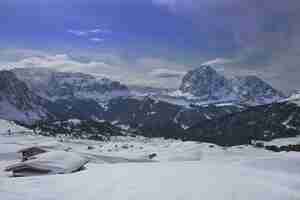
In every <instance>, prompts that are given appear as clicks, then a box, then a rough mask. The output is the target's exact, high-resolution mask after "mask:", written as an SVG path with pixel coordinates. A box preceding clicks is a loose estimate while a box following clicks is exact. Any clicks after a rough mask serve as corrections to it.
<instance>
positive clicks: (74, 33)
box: [67, 29, 89, 37]
mask: <svg viewBox="0 0 300 200" xmlns="http://www.w3.org/2000/svg"><path fill="white" fill-rule="evenodd" d="M67 32H68V33H71V34H73V35H75V36H78V37H81V36H87V35H88V33H89V32H86V31H80V30H71V29H70V30H68V31H67Z"/></svg>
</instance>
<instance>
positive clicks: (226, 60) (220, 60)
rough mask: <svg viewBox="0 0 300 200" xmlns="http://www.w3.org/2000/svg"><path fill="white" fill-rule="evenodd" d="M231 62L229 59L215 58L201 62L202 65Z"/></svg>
mask: <svg viewBox="0 0 300 200" xmlns="http://www.w3.org/2000/svg"><path fill="white" fill-rule="evenodd" d="M231 62H233V61H232V60H231V59H227V58H215V59H213V60H208V61H206V62H204V63H202V65H223V64H227V63H231Z"/></svg>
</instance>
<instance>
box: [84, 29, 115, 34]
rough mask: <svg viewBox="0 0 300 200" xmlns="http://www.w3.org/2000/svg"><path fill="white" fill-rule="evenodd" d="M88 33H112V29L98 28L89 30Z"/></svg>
mask: <svg viewBox="0 0 300 200" xmlns="http://www.w3.org/2000/svg"><path fill="white" fill-rule="evenodd" d="M88 33H112V31H111V30H109V29H100V28H96V29H92V30H89V31H88Z"/></svg>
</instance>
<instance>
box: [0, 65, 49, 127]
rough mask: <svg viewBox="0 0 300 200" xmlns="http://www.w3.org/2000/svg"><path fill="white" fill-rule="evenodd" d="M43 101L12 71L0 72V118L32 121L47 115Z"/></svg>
mask: <svg viewBox="0 0 300 200" xmlns="http://www.w3.org/2000/svg"><path fill="white" fill-rule="evenodd" d="M45 103H46V102H45V100H43V99H42V98H40V97H39V96H37V95H36V94H35V93H34V92H32V91H31V90H30V89H29V88H28V87H27V85H26V84H25V83H24V82H22V81H20V80H19V79H18V78H17V77H16V75H15V74H14V73H13V72H10V71H1V72H0V118H2V119H8V120H19V121H23V122H26V123H32V122H34V121H36V120H40V119H43V118H47V117H48V115H49V113H48V112H47V110H46V109H45V108H44V105H45Z"/></svg>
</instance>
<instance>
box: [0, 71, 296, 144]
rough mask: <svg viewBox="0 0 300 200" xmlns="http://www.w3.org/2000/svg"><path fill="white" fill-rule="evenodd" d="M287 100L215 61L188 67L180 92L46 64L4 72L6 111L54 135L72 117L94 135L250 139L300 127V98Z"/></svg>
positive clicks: (2, 114)
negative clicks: (223, 70) (230, 74)
mask: <svg viewBox="0 0 300 200" xmlns="http://www.w3.org/2000/svg"><path fill="white" fill-rule="evenodd" d="M175 94H180V95H175ZM287 102H290V99H285V97H284V95H282V93H281V92H279V91H277V90H275V89H274V88H272V87H271V86H270V85H269V84H267V83H265V82H264V81H262V80H261V79H259V78H257V77H255V76H246V77H236V78H233V79H227V78H225V77H224V76H222V75H220V74H218V73H217V72H216V71H215V70H214V69H213V68H211V67H209V66H201V67H199V68H197V69H195V70H192V71H190V72H188V73H187V74H186V76H185V77H184V78H183V80H182V84H181V86H180V88H179V89H178V90H177V91H170V90H160V89H154V88H148V89H145V90H144V89H143V88H132V87H130V88H129V87H128V86H126V85H123V84H121V83H119V82H116V81H111V80H109V79H106V78H95V77H93V76H91V75H86V74H83V73H67V72H57V71H53V70H50V69H44V68H26V69H25V68H23V69H22V68H19V69H14V70H12V71H1V72H0V118H2V119H8V120H13V121H16V122H19V123H22V124H25V125H26V126H29V127H35V129H40V130H43V134H47V133H45V130H49V131H51V130H52V132H51V134H52V135H53V130H61V132H64V133H66V132H67V130H68V129H69V128H68V123H66V122H67V121H68V120H70V119H77V120H80V121H82V122H83V125H82V126H81V125H80V126H79V125H77V126H76V127H75V126H73V125H72V124H71V125H72V127H75V129H74V130H76V134H75V135H77V136H78V134H80V133H82V134H84V135H89V137H88V138H97V139H100V138H102V139H103V138H107V137H109V136H110V135H124V134H125V133H124V132H122V131H120V130H125V131H126V134H128V131H129V132H130V133H134V134H139V135H144V136H148V137H167V138H180V139H184V140H196V141H209V142H214V143H218V144H221V145H235V144H243V143H248V142H249V140H252V139H266V140H268V139H273V138H277V137H286V136H294V135H297V134H299V133H298V122H297V123H296V122H295V123H294V121H297V120H299V121H300V116H298V114H294V112H296V113H297V112H298V105H297V104H295V103H287ZM257 105H259V106H257ZM274 116H277V117H274ZM290 118H293V120H290V121H289V120H288V119H290ZM287 121H288V122H287ZM58 122H60V124H62V125H64V126H65V127H64V126H57V123H58ZM104 122H105V123H109V125H107V124H103V123H104ZM290 123H292V124H290ZM87 124H88V125H87ZM51 127H52V128H51ZM53 127H54V128H53ZM299 127H300V126H299ZM92 130H93V131H92ZM105 130H106V133H104V132H105ZM46 132H47V131H46ZM88 132H89V133H88ZM98 132H103V134H100V135H99V133H98ZM96 135H97V136H96ZM93 136H95V137H93Z"/></svg>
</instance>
